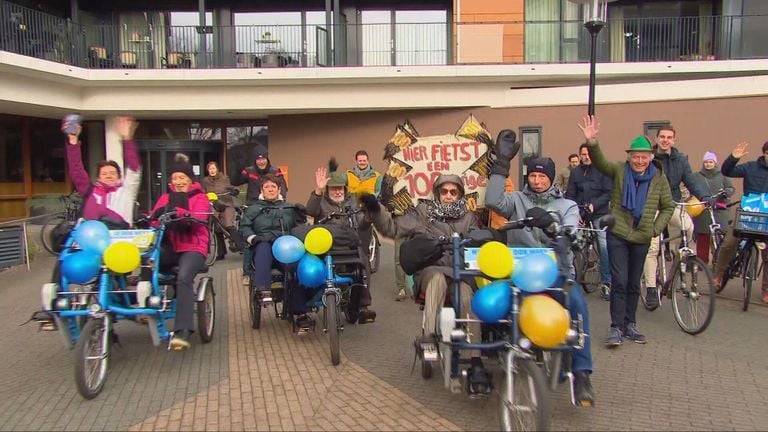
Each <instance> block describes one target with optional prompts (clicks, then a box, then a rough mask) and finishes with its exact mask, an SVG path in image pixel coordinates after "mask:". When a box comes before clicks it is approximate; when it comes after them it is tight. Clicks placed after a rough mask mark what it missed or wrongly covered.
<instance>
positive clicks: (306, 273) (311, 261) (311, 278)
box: [296, 254, 325, 288]
mask: <svg viewBox="0 0 768 432" xmlns="http://www.w3.org/2000/svg"><path fill="white" fill-rule="evenodd" d="M296 275H297V276H298V277H299V283H300V284H302V285H304V286H305V287H307V288H317V287H319V286H321V285H322V284H324V283H325V264H323V260H321V259H320V258H318V257H316V256H314V255H312V254H304V256H303V257H302V258H301V260H300V261H299V266H298V268H297V269H296Z"/></svg>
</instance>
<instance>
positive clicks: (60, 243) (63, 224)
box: [40, 192, 82, 255]
mask: <svg viewBox="0 0 768 432" xmlns="http://www.w3.org/2000/svg"><path fill="white" fill-rule="evenodd" d="M59 201H60V202H61V203H63V204H64V211H62V212H59V213H57V214H55V215H54V216H52V217H49V218H48V219H47V220H46V221H45V223H44V224H43V226H42V227H41V228H40V243H42V245H43V248H45V250H47V251H48V252H49V253H50V254H51V255H59V254H60V253H61V251H62V249H64V242H66V240H67V235H68V234H69V232H70V231H71V230H72V228H73V227H74V226H75V223H76V222H77V219H78V218H79V217H80V207H81V205H82V202H81V199H80V196H79V195H78V194H77V192H72V193H70V194H69V195H63V196H61V197H59Z"/></svg>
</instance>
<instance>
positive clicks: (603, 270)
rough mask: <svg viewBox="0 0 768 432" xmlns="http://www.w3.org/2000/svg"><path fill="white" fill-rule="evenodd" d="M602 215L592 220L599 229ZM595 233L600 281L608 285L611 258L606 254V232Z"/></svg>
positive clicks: (609, 281)
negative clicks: (598, 254)
mask: <svg viewBox="0 0 768 432" xmlns="http://www.w3.org/2000/svg"><path fill="white" fill-rule="evenodd" d="M603 217H605V216H601V217H599V218H597V219H596V220H594V221H593V223H594V226H595V228H598V229H599V228H601V227H602V220H603ZM595 234H597V247H598V248H599V252H600V282H602V283H604V284H609V285H610V283H611V259H610V257H609V256H608V240H607V237H606V235H607V234H608V232H607V231H598V232H597V233H595Z"/></svg>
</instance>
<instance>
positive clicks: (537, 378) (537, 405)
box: [499, 357, 550, 431]
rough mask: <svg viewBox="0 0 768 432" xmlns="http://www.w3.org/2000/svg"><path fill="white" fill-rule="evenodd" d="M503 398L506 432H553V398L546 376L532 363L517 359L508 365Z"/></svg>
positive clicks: (501, 411)
mask: <svg viewBox="0 0 768 432" xmlns="http://www.w3.org/2000/svg"><path fill="white" fill-rule="evenodd" d="M506 369H507V370H506V371H505V373H506V374H511V376H505V377H503V379H502V390H501V395H500V397H499V409H500V412H499V419H500V420H501V430H503V431H540V430H549V409H550V408H549V395H548V394H547V381H546V378H545V377H544V373H543V372H542V371H541V369H540V368H539V367H538V366H536V363H535V362H534V361H533V360H531V359H524V358H519V357H518V358H514V359H513V364H512V365H507V368H506Z"/></svg>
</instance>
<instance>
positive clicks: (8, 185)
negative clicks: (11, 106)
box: [0, 116, 24, 195]
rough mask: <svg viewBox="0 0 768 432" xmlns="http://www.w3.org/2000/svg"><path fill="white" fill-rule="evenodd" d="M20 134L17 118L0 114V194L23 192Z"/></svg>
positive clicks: (22, 161) (21, 141) (19, 124)
mask: <svg viewBox="0 0 768 432" xmlns="http://www.w3.org/2000/svg"><path fill="white" fill-rule="evenodd" d="M21 134H22V128H21V122H20V119H19V118H15V117H10V116H0V195H18V194H23V193H24V159H23V155H22V145H23V140H22V136H21Z"/></svg>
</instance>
